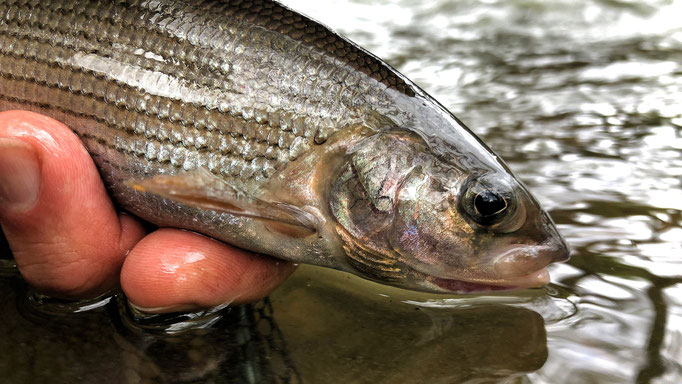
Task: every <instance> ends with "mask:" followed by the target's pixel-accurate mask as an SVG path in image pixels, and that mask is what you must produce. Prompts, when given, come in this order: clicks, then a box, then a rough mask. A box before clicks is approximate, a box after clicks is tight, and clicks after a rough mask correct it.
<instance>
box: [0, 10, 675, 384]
mask: <svg viewBox="0 0 682 384" xmlns="http://www.w3.org/2000/svg"><path fill="white" fill-rule="evenodd" d="M286 3H287V4H289V5H290V6H292V7H294V8H295V9H299V10H302V11H303V12H304V13H307V14H309V15H311V16H313V17H315V18H317V19H318V20H320V21H322V22H323V23H325V24H327V25H329V26H331V27H333V28H334V29H336V30H338V31H340V32H342V33H343V34H345V35H346V36H348V37H349V38H351V39H352V40H354V41H356V42H358V43H360V44H361V45H362V46H364V47H366V48H367V49H368V50H370V51H371V52H373V53H375V54H377V55H378V56H380V57H382V58H384V59H385V60H387V61H388V62H389V63H390V64H391V65H393V66H394V67H396V68H397V69H398V70H400V71H401V72H402V73H404V74H406V75H407V76H408V77H409V78H411V79H412V80H414V81H415V82H416V83H417V84H419V85H420V86H421V87H422V88H424V89H425V90H426V91H427V92H429V93H431V94H432V95H433V96H435V97H436V99H437V100H439V101H440V102H441V103H443V105H445V106H446V107H447V108H448V109H450V110H451V111H452V112H453V113H455V115H457V116H458V117H459V118H460V119H461V120H463V121H464V122H465V123H466V124H467V125H468V126H469V127H470V128H471V129H472V130H473V131H474V132H476V133H477V134H478V135H480V136H481V137H482V138H483V139H484V141H485V142H486V143H488V144H489V145H490V146H491V147H492V148H493V149H494V150H495V151H496V152H497V153H498V154H500V155H501V156H502V157H503V158H504V159H505V160H506V161H507V162H508V164H509V165H510V166H511V168H512V169H513V170H514V171H515V172H516V174H517V175H518V176H519V177H520V178H521V179H522V180H523V181H524V182H525V183H526V184H527V185H528V186H529V188H530V189H531V191H533V193H534V194H535V195H536V197H538V199H539V200H540V201H541V203H542V204H543V205H544V207H545V208H547V209H548V210H549V211H550V213H551V215H552V217H553V218H554V220H555V221H556V222H557V224H558V227H559V230H560V231H561V232H562V234H563V235H564V236H565V237H566V239H567V241H568V242H569V244H570V246H571V247H572V249H573V254H572V259H571V260H570V261H569V262H568V263H566V264H561V265H556V266H553V267H552V268H551V269H550V272H551V274H552V284H550V285H549V286H548V287H546V288H544V289H536V290H526V291H520V292H514V293H506V294H500V295H491V296H440V295H427V294H419V293H412V292H406V291H401V290H398V289H393V288H389V287H383V286H379V285H376V284H373V283H369V282H366V281H362V280H360V279H358V278H355V277H352V276H349V275H346V274H341V273H336V272H333V271H328V270H323V269H320V268H314V267H307V266H306V267H302V268H300V269H299V271H298V272H296V273H295V274H294V276H293V277H292V278H291V279H290V280H289V281H288V282H287V283H285V285H284V286H283V287H281V288H280V289H279V290H278V291H276V292H275V293H274V294H273V295H272V297H271V299H270V302H269V303H267V305H266V306H265V307H263V305H264V304H263V303H260V304H259V305H260V306H256V307H246V308H239V309H232V310H228V311H226V313H227V315H225V317H224V318H222V319H221V320H220V321H218V324H217V325H215V326H214V328H209V329H208V330H204V331H202V332H203V333H202V334H201V335H196V334H195V335H194V337H193V338H192V339H189V340H190V341H187V339H173V338H171V339H166V338H164V337H161V338H160V339H159V338H154V336H150V335H149V334H148V333H145V332H143V331H141V330H140V329H139V324H138V325H136V326H134V327H132V326H130V324H126V321H125V320H121V319H125V318H126V316H127V315H126V314H125V310H123V309H120V308H121V306H119V305H116V303H115V302H116V300H112V301H111V302H110V303H109V304H106V305H105V306H104V307H102V308H104V309H100V310H98V311H95V312H94V313H91V314H90V315H87V316H93V318H92V319H88V320H86V321H82V320H78V321H81V322H80V323H78V322H76V323H75V324H77V326H74V325H73V324H72V322H74V321H75V320H73V319H61V318H59V319H56V316H54V315H48V317H47V318H46V317H45V315H44V313H43V314H42V315H40V316H35V315H32V313H34V312H35V308H34V309H31V305H32V304H31V303H33V304H35V300H29V299H27V296H26V294H25V292H24V291H23V288H22V286H21V284H20V283H19V282H16V281H12V282H11V283H10V282H8V281H7V280H5V281H4V283H3V284H4V285H3V295H2V296H0V297H2V298H3V301H2V308H0V309H1V310H2V312H0V313H2V315H0V320H4V321H2V322H0V335H8V337H4V336H3V337H1V338H0V340H4V341H2V342H0V350H1V351H3V352H2V353H3V354H4V353H9V352H4V351H11V353H9V355H8V356H9V358H8V357H2V358H0V377H10V378H11V380H10V382H13V383H23V382H30V381H31V379H32V378H33V379H35V378H41V379H43V380H42V381H45V380H48V379H49V381H52V382H59V383H61V382H70V381H69V380H71V379H72V378H74V377H76V378H77V377H81V378H83V377H87V378H93V381H95V380H94V379H95V378H97V380H99V381H101V382H248V381H251V382H258V381H262V382H304V383H398V382H400V383H417V382H430V383H458V382H470V383H481V382H485V383H488V382H512V383H517V382H518V383H579V382H580V383H635V382H638V383H649V382H651V383H678V382H682V366H681V364H680V362H682V257H681V255H682V106H681V104H680V100H682V24H681V23H680V22H679V20H680V18H679V17H680V16H679V15H682V2H673V1H654V0H648V1H626V0H599V1H597V0H594V1H587V0H585V1H575V0H563V1H562V0H535V1H532V0H518V1H502V0H500V1H495V0H458V1H454V0H432V1H428V2H426V1H417V0H391V1H388V0H384V1H376V0H371V1H370V0H352V1H351V0H328V1H325V2H313V1H305V0H289V1H287V2H286ZM10 292H13V293H10ZM16 292H18V293H16ZM17 303H18V304H19V305H18V306H17ZM22 303H23V304H22ZM27 303H28V304H27ZM27 308H28V309H27ZM263 308H267V314H266V315H264V313H265V312H263ZM259 311H260V312H259ZM43 312H44V311H43ZM41 313H42V312H41ZM254 313H255V314H256V315H254ZM50 316H52V317H50ZM36 318H38V319H39V320H36ZM263 318H265V319H266V320H267V321H262V319H263ZM10 324H11V325H10ZM86 324H89V325H87V326H86ZM216 329H217V330H216ZM87 330H91V332H90V333H88V332H86V331H87ZM93 330H94V331H93ZM93 333H95V334H99V335H100V336H99V338H97V339H93V338H92V337H82V336H83V335H89V334H93ZM36 339H39V340H42V341H41V342H40V343H37V342H36V341H35V340H36ZM84 340H85V341H84ZM197 340H200V341H197ZM192 343H194V344H192ZM2 344H4V345H2ZM177 345H181V346H185V345H195V348H194V349H191V348H189V349H191V350H193V351H195V352H192V353H190V352H188V351H187V350H185V348H178V347H177ZM174 346H175V347H174ZM235 350H238V351H242V352H239V353H235V352H234V351H235ZM63 351H72V352H69V353H70V354H72V355H73V356H71V355H70V354H69V353H64V352H63ZM73 351H76V352H73ZM88 351H89V352H88ZM94 351H97V353H95V352H94ZM83 355H87V356H89V357H88V358H87V359H85V358H83ZM112 361H113V362H116V364H113V365H115V366H116V367H118V368H117V369H118V371H120V372H127V373H126V374H125V375H121V376H116V379H115V380H114V379H113V376H111V375H108V374H107V372H111V369H112V368H111V366H112ZM169 361H170V362H171V363H169ZM200 362H201V363H200ZM209 363H210V364H209ZM58 364H61V365H64V364H66V365H67V366H68V368H64V369H56V368H54V367H55V366H56V365H58ZM69 364H70V366H69ZM38 368H40V369H42V370H43V371H42V372H45V370H47V372H48V374H42V375H41V374H38V373H36V372H37V370H38ZM10 373H11V375H10ZM84 375H86V376H84ZM107 378H108V379H107ZM119 378H120V381H119ZM107 380H109V381H107Z"/></svg>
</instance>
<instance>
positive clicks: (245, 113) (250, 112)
mask: <svg viewBox="0 0 682 384" xmlns="http://www.w3.org/2000/svg"><path fill="white" fill-rule="evenodd" d="M16 3H18V4H20V2H16ZM96 5H97V2H95V4H91V6H89V7H85V6H83V7H80V8H79V9H72V11H75V12H79V11H80V10H81V9H82V10H83V11H84V12H88V10H92V9H96V8H97V7H96ZM37 10H38V11H41V9H40V8H38V9H37ZM63 10H64V11H66V10H69V7H64V8H63ZM42 11H43V13H44V11H45V10H44V9H43V10H42ZM138 12H139V11H138ZM8 14H10V15H11V14H13V12H8ZM14 14H16V15H17V18H16V20H13V23H18V25H17V27H21V26H22V24H21V23H22V22H24V21H25V22H26V23H28V26H32V24H31V23H30V21H31V19H32V17H31V15H32V14H33V13H32V12H27V11H24V12H21V11H17V12H14ZM21 15H26V17H25V18H22V17H20V16H21ZM87 15H88V16H94V15H92V11H90V12H88V14H87ZM108 16H110V15H106V14H105V15H100V16H96V17H99V18H100V19H99V21H103V20H105V18H107V17H108ZM24 19H25V20H24ZM135 19H136V18H135V17H120V20H127V21H128V22H130V23H132V20H135ZM115 21H116V18H113V20H112V21H111V22H110V23H113V22H115ZM61 25H73V26H74V27H75V30H72V32H71V33H76V34H79V35H84V34H88V35H92V36H94V37H92V36H91V37H90V38H96V40H97V42H98V43H101V42H102V41H104V40H105V37H106V35H105V37H102V36H101V35H97V34H93V33H92V31H91V32H90V33H87V31H83V30H79V27H82V26H83V25H84V24H83V23H68V22H66V23H62V24H61ZM131 25H132V24H131ZM125 26H126V25H125V24H124V25H123V27H125ZM137 28H140V27H139V26H137ZM18 29H21V28H18ZM81 29H82V28H81ZM28 30H29V31H30V30H31V28H28ZM52 32H55V31H47V32H46V33H47V34H48V35H49V36H53V35H54V34H53V33H52ZM66 32H68V30H67V31H65V33H66ZM105 32H106V29H105ZM127 35H130V36H136V35H140V34H135V33H130V32H128V33H127ZM247 36H248V35H247ZM81 37H82V36H81ZM54 39H55V38H54V37H53V38H52V41H51V43H55V41H54ZM176 40H177V39H176ZM117 41H118V42H119V43H123V42H125V39H124V40H121V34H118V36H117ZM141 41H152V42H153V41H154V39H150V40H141ZM76 43H77V44H76ZM129 43H131V42H129ZM132 43H134V42H132ZM179 43H182V42H179ZM50 45H51V44H50ZM68 45H72V46H75V45H80V46H85V47H86V49H88V47H90V48H89V49H92V48H91V47H92V46H93V45H92V44H90V45H87V44H84V43H83V42H82V39H81V40H78V41H73V42H71V44H67V46H68ZM101 45H102V44H100V46H101ZM154 45H156V46H168V44H154ZM181 45H182V44H181ZM25 46H27V47H30V48H29V49H33V50H34V51H36V52H41V50H40V49H38V48H34V47H32V46H30V45H28V44H27V45H25ZM103 46H105V47H106V46H107V44H103ZM187 47H189V49H193V48H197V47H194V46H192V45H189V46H188V45H187V42H186V41H185V42H184V47H183V46H181V47H180V49H177V47H176V48H174V49H176V50H177V53H181V56H182V58H184V59H185V60H187V59H188V58H189V59H191V58H195V57H196V55H194V54H187V51H188V49H187ZM145 48H147V47H145ZM44 51H45V50H42V52H44ZM114 51H116V50H114ZM183 52H184V54H182V53H183ZM101 53H102V54H104V55H106V53H107V52H101ZM51 54H52V53H51ZM120 55H123V54H119V57H121V56H120ZM115 57H116V56H115ZM127 57H129V58H132V60H130V61H131V62H130V64H131V65H133V66H135V65H139V62H140V60H139V58H140V55H128V56H127ZM203 57H206V55H204V56H203ZM147 61H149V60H147ZM152 61H153V60H152ZM189 63H190V64H191V63H192V62H191V60H190V61H189ZM142 67H143V68H154V69H156V67H153V66H152V65H151V64H148V65H146V66H145V65H143V66H142ZM194 67H197V68H200V67H201V63H194ZM190 69H192V68H190ZM195 72H196V71H195ZM260 74H261V73H260V72H259V73H257V74H256V76H258V75H260ZM174 76H175V74H174ZM178 78H180V79H182V76H178ZM195 78H196V76H195ZM195 78H192V79H191V80H195ZM203 78H209V77H203ZM202 83H203V84H206V83H213V82H212V81H203V82H199V84H202ZM110 87H111V85H110ZM94 88H95V89H98V88H99V89H103V87H101V86H100V87H94ZM127 94H128V97H131V98H135V99H137V100H138V101H139V100H142V98H140V97H136V96H131V94H133V92H127ZM109 96H110V97H109V99H113V100H115V101H116V103H117V104H120V105H121V106H122V107H123V106H124V107H126V108H128V109H130V108H131V107H132V106H131V105H127V104H126V103H125V102H124V101H123V100H118V99H117V96H116V95H115V94H110V95H109ZM318 100H319V99H318ZM306 103H308V104H312V102H311V101H310V99H306V101H305V103H298V104H295V107H298V110H297V111H294V112H298V113H301V112H306V113H308V117H307V119H306V126H308V129H307V130H306V131H305V132H299V134H302V135H304V136H312V135H313V133H312V129H311V128H310V126H311V125H315V124H314V123H315V122H314V121H313V119H311V118H310V116H312V115H313V114H314V113H315V110H316V109H315V108H314V107H308V108H306V106H307V105H308V104H306ZM137 104H138V105H136V106H135V108H136V109H140V105H139V102H138V103H137ZM154 106H155V105H154V104H153V103H149V102H148V101H145V103H144V105H143V106H142V108H144V109H145V111H144V112H145V113H154V108H153V107H154ZM161 107H165V105H161ZM219 108H220V107H219ZM185 109H186V108H185ZM254 110H257V111H258V112H261V111H262V110H263V108H260V109H256V108H248V107H247V108H242V109H241V110H237V111H235V110H234V109H233V110H230V111H229V112H230V113H232V114H234V115H239V114H240V115H241V116H242V117H246V120H250V119H254V118H255V119H256V120H258V118H256V117H254V115H265V116H267V115H268V114H267V113H265V114H263V113H261V114H258V113H256V112H254ZM169 112H170V111H169ZM239 112H241V113H239ZM158 115H160V116H164V115H166V113H164V110H161V111H160V113H158ZM286 116H290V115H286ZM173 117H174V116H173V115H172V114H171V115H170V118H171V119H173ZM176 119H179V117H176ZM266 119H267V117H266V118H265V119H263V118H261V119H260V120H265V121H267V120H266ZM184 120H185V121H190V119H184ZM279 123H280V121H277V120H274V119H273V120H270V121H267V124H269V125H271V126H275V127H276V126H277V125H279ZM311 123H313V124H311ZM325 123H326V124H327V127H326V129H318V130H317V131H318V132H322V134H321V135H318V136H317V137H316V139H317V140H316V141H317V142H318V143H319V142H322V141H324V139H325V137H326V136H328V135H329V133H330V132H329V131H330V129H329V128H328V127H329V126H330V125H331V123H330V122H329V121H326V122H325ZM242 131H243V132H251V131H252V130H250V129H246V130H242ZM285 141H287V140H285ZM289 141H291V140H289ZM279 142H280V140H278V143H279Z"/></svg>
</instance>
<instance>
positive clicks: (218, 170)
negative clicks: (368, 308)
mask: <svg viewBox="0 0 682 384" xmlns="http://www.w3.org/2000/svg"><path fill="white" fill-rule="evenodd" d="M0 15H1V16H0V110H7V109H27V110H33V111H37V112H40V113H43V114H46V115H48V116H52V117H54V118H56V119H58V120H60V121H62V122H64V123H65V124H67V125H68V126H69V127H71V128H72V129H73V130H74V131H75V132H76V133H77V134H78V135H79V136H80V137H81V139H82V140H83V142H84V144H85V145H86V147H87V149H88V151H89V152H90V153H91V155H92V156H93V159H94V160H95V162H96V164H97V166H98V167H99V169H100V172H101V174H102V176H103V179H104V181H105V184H106V185H107V187H108V188H109V190H110V193H111V195H112V197H113V198H114V200H115V201H116V202H117V203H118V204H120V205H121V206H122V207H124V208H125V209H127V210H129V211H131V212H132V213H134V214H136V215H138V216H140V217H142V218H144V219H146V220H148V221H151V222H153V223H155V224H157V225H159V226H171V227H179V228H186V229H191V230H195V231H198V232H201V233H204V234H207V235H210V236H213V237H215V238H218V239H220V240H223V241H226V242H229V243H231V244H234V245H237V246H239V247H242V248H245V249H249V250H252V251H255V252H261V253H265V254H268V255H272V256H276V257H280V258H283V259H287V260H293V261H297V262H304V263H310V264H317V265H323V266H327V267H332V268H336V269H341V270H345V271H349V272H353V273H356V274H360V275H362V276H364V277H367V278H370V279H374V280H377V281H380V282H384V283H389V284H393V285H397V286H401V287H406V288H411V289H420V290H435V291H478V290H485V289H501V288H507V287H510V286H527V285H538V284H541V283H543V282H546V276H545V275H546V272H543V271H544V269H543V268H544V267H545V266H546V265H547V264H548V263H550V262H553V261H560V260H564V259H566V257H567V248H566V245H565V243H564V242H563V240H562V239H561V237H560V236H559V234H558V233H557V232H556V229H555V228H554V225H553V223H552V222H551V220H550V219H549V217H548V216H547V215H546V213H544V212H543V211H542V210H541V208H540V207H539V205H538V204H537V202H536V201H535V200H534V199H533V198H532V196H531V195H530V194H529V193H528V192H527V190H526V189H525V187H523V185H522V184H521V183H520V182H518V181H517V180H516V178H515V177H514V176H513V175H512V174H511V172H510V171H509V170H508V168H507V167H506V166H505V165H504V163H503V162H502V161H501V160H500V159H499V158H497V156H495V155H494V154H493V153H492V151H490V150H489V149H488V148H487V147H486V146H485V145H484V144H483V143H481V142H480V140H479V139H478V138H476V137H475V136H474V135H473V134H472V133H471V132H470V131H469V130H468V129H467V128H466V127H465V126H464V125H463V124H462V123H461V122H459V121H458V120H457V119H456V118H455V117H454V116H452V115H451V114H450V113H449V112H448V111H447V110H445V109H444V108H443V107H442V106H441V105H440V104H438V103H437V102H436V101H435V100H433V99H432V98H431V97H430V96H428V95H427V94H426V93H424V92H423V91H422V90H421V89H419V88H418V87H417V86H415V85H414V84H413V83H411V82H410V81H409V80H407V79H406V78H404V77H403V76H402V75H400V74H399V73H398V72H396V71H395V70H394V69H392V68H391V67H390V66H388V65H387V64H385V63H384V62H382V61H381V60H379V59H378V58H376V57H374V56H373V55H371V54H369V53H368V52H366V51H364V50H362V49H361V48H359V47H357V46H356V45H354V44H353V43H351V42H349V41H347V40H346V39H344V38H342V37H340V36H338V35H336V34H334V33H333V32H331V31H329V30H328V29H327V28H326V27H324V26H322V25H320V24H318V23H316V22H314V21H312V20H310V19H308V18H306V17H305V16H302V15H300V14H297V13H295V12H293V11H291V10H289V9H287V8H286V7H284V6H282V5H280V4H279V3H276V2H273V1H268V0H261V1H256V0H253V1H198V0H197V1H195V0H186V1H170V0H158V1H117V2H107V1H40V2H39V1H25V0H24V1H21V0H2V1H0ZM131 186H133V187H135V188H131ZM207 201H210V204H209V203H207ZM486 204H487V205H486ZM486 207H493V208H499V207H503V208H504V209H502V210H501V211H499V212H490V213H491V215H487V216H490V217H486V218H484V217H483V215H480V213H481V212H479V211H480V209H482V210H483V211H485V210H486V209H488V208H486ZM208 208H210V209H208ZM491 217H492V219H491ZM493 219H494V220H493ZM543 273H544V274H543Z"/></svg>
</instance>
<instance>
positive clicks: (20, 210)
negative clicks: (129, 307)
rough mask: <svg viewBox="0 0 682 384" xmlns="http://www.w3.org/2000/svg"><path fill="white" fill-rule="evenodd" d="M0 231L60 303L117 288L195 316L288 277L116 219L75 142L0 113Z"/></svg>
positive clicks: (37, 119)
mask: <svg viewBox="0 0 682 384" xmlns="http://www.w3.org/2000/svg"><path fill="white" fill-rule="evenodd" d="M0 224H1V225H2V230H3V232H4V233H5V235H6V236H7V239H8V241H9V243H10V246H11V248H12V252H13V254H14V257H15V259H16V262H17V264H18V266H19V270H20V272H21V274H22V276H23V277H24V278H25V279H26V280H27V281H28V282H29V283H30V284H32V285H33V286H34V287H35V288H36V289H38V290H39V291H41V292H43V293H46V294H49V295H53V296H57V297H63V298H70V299H86V298H92V297H96V296H98V295H101V294H104V293H106V292H108V291H110V290H112V289H115V288H117V287H119V286H120V287H121V288H122V289H123V291H124V292H125V293H126V295H127V296H128V298H129V299H130V300H131V302H132V303H133V304H134V305H136V306H138V307H141V308H144V309H146V310H148V311H153V312H170V311H177V310H192V309H196V308H202V307H211V306H216V305H220V304H223V303H226V302H233V303H243V302H248V301H253V300H256V299H258V298H261V297H263V296H265V295H267V294H268V293H269V292H270V291H271V290H272V289H274V288H275V287H276V286H277V285H279V284H280V283H281V282H282V281H284V279H286V277H287V276H289V274H291V272H293V270H294V266H293V264H291V263H288V262H285V261H281V260H276V259H273V258H270V257H266V256H261V255H256V254H253V253H249V252H246V251H242V250H240V249H236V248H233V247H230V246H228V245H226V244H224V243H221V242H218V241H215V240H213V239H210V238H208V237H205V236H202V235H199V234H196V233H193V232H189V231H183V230H178V229H159V230H156V231H154V232H152V233H146V232H145V230H144V227H143V225H142V224H141V223H140V221H139V220H137V219H136V218H133V217H132V216H129V215H126V214H121V213H119V212H117V211H116V209H115V207H114V205H113V203H112V202H111V200H110V198H109V197H108V196H107V193H106V190H105V188H104V184H103V183H102V181H101V179H100V177H99V173H98V171H97V169H96V168H95V165H94V163H93V161H92V159H91V158H90V156H89V155H88V153H87V151H86V150H85V148H84V147H83V145H82V144H81V142H80V140H79V139H78V137H77V136H76V135H75V134H74V133H73V132H72V131H71V130H70V129H68V128H67V127H66V126H65V125H63V124H61V123H59V122H57V121H55V120H53V119H51V118H48V117H45V116H42V115H38V114H35V113H30V112H23V111H8V112H1V113H0Z"/></svg>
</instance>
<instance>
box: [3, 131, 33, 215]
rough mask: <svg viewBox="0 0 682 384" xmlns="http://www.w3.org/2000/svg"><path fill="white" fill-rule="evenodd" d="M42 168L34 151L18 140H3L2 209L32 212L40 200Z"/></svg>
mask: <svg viewBox="0 0 682 384" xmlns="http://www.w3.org/2000/svg"><path fill="white" fill-rule="evenodd" d="M39 189H40V164H38V156H37V155H36V153H35V151H34V150H33V147H31V145H29V144H28V143H25V142H23V141H21V140H17V139H0V207H1V208H3V209H9V210H12V211H22V210H28V209H30V208H32V207H33V206H34V205H35V203H36V201H37V200H38V190H39Z"/></svg>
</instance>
